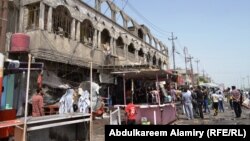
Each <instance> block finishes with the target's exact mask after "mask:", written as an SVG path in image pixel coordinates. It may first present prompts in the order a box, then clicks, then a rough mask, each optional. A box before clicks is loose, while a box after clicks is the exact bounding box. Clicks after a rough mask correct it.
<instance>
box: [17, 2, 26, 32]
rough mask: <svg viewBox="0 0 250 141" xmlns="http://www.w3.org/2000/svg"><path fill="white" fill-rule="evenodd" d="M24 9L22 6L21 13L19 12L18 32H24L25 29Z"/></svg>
mask: <svg viewBox="0 0 250 141" xmlns="http://www.w3.org/2000/svg"><path fill="white" fill-rule="evenodd" d="M24 9H25V8H24V7H23V6H20V11H19V30H18V32H23V31H24V30H23V27H24Z"/></svg>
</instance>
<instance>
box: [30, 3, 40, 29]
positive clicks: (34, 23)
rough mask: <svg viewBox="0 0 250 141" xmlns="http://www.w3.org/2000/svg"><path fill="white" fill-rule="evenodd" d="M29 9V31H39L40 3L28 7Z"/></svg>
mask: <svg viewBox="0 0 250 141" xmlns="http://www.w3.org/2000/svg"><path fill="white" fill-rule="evenodd" d="M27 8H28V11H29V12H28V26H27V29H38V28H39V12H40V3H34V4H31V5H28V6H27Z"/></svg>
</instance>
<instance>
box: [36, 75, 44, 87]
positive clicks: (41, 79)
mask: <svg viewBox="0 0 250 141" xmlns="http://www.w3.org/2000/svg"><path fill="white" fill-rule="evenodd" d="M42 84H43V77H42V74H39V75H38V77H37V85H38V88H42Z"/></svg>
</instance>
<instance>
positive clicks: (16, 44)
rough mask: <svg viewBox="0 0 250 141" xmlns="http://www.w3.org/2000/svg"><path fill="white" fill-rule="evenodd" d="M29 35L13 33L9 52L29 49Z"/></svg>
mask: <svg viewBox="0 0 250 141" xmlns="http://www.w3.org/2000/svg"><path fill="white" fill-rule="evenodd" d="M29 44H30V36H29V35H26V34H24V33H15V34H13V35H12V36H11V49H10V51H11V52H27V51H28V50H29Z"/></svg>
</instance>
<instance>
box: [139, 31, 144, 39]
mask: <svg viewBox="0 0 250 141" xmlns="http://www.w3.org/2000/svg"><path fill="white" fill-rule="evenodd" d="M143 36H144V35H143V31H142V29H138V37H139V38H140V39H142V40H143Z"/></svg>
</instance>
